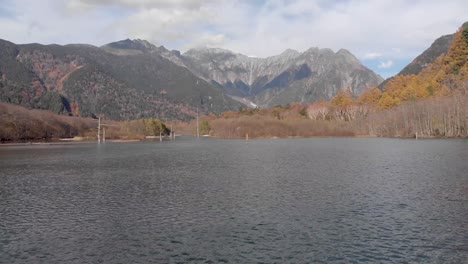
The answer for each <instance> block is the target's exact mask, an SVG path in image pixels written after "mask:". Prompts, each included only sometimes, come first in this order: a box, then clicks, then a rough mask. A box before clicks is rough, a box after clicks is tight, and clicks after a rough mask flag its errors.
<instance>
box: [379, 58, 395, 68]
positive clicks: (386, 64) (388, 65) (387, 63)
mask: <svg viewBox="0 0 468 264" xmlns="http://www.w3.org/2000/svg"><path fill="white" fill-rule="evenodd" d="M392 66H393V61H391V60H388V61H381V62H380V64H379V66H378V68H379V69H389V68H391V67H392Z"/></svg>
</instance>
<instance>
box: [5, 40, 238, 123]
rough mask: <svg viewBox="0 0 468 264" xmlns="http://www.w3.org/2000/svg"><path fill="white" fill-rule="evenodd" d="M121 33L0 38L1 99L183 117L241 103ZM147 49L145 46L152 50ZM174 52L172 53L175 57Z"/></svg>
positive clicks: (116, 114) (85, 112) (57, 108)
mask: <svg viewBox="0 0 468 264" xmlns="http://www.w3.org/2000/svg"><path fill="white" fill-rule="evenodd" d="M153 47H154V46H153V45H151V44H149V43H148V42H145V41H131V40H124V41H120V42H116V43H111V44H109V45H106V46H104V47H101V48H98V47H94V46H91V45H65V46H60V45H47V46H44V45H39V44H27V45H16V44H14V43H11V42H8V41H4V40H0V101H3V102H8V103H14V104H19V105H23V106H26V107H28V108H39V109H49V110H52V111H54V112H57V113H64V114H70V115H76V116H92V115H98V114H104V115H106V116H107V117H108V118H112V119H120V120H122V119H135V118H143V117H160V118H167V119H187V118H190V117H193V116H194V115H195V114H196V108H199V109H200V111H201V112H205V113H209V112H214V113H220V112H222V111H226V110H233V109H238V107H239V105H240V104H239V103H237V102H235V101H234V100H232V99H230V98H229V97H227V96H225V94H224V92H223V91H222V90H221V89H220V88H218V87H215V86H214V85H212V84H211V83H209V82H206V81H205V80H203V79H200V78H198V77H197V76H195V75H194V74H193V73H192V72H190V71H189V70H188V69H187V68H186V67H181V66H179V65H177V64H175V63H174V62H172V60H171V61H170V60H168V59H166V58H164V57H163V56H162V55H159V54H164V52H168V53H170V52H169V51H167V50H165V49H164V48H162V47H161V48H160V50H158V51H157V52H156V51H152V50H151V49H152V48H153ZM150 51H151V52H150ZM173 60H175V59H173Z"/></svg>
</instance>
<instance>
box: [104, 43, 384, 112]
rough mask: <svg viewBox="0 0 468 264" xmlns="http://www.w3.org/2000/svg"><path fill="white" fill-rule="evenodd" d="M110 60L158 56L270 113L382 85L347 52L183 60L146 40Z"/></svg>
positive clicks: (197, 53)
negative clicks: (269, 109)
mask: <svg viewBox="0 0 468 264" xmlns="http://www.w3.org/2000/svg"><path fill="white" fill-rule="evenodd" d="M102 48H103V49H105V50H107V51H108V52H111V53H114V54H120V55H122V54H145V53H146V54H158V55H160V56H162V57H164V58H166V59H168V60H170V61H172V62H174V63H175V64H177V65H179V66H183V67H186V68H187V69H189V70H190V71H191V72H192V73H193V74H195V75H196V76H198V77H200V78H202V79H204V80H206V81H207V82H210V83H212V84H214V85H216V86H217V87H219V88H221V89H222V90H223V91H224V92H225V93H226V94H227V95H229V96H230V97H231V98H233V99H236V100H237V101H239V102H241V103H243V104H246V105H248V106H260V107H271V106H275V105H285V104H289V103H292V102H300V103H310V102H315V101H319V100H328V99H330V98H332V97H333V96H335V95H336V94H337V93H338V92H339V91H341V90H343V89H347V88H349V89H351V91H352V93H353V94H354V95H355V96H358V95H360V93H361V92H362V91H363V90H365V88H367V87H368V86H377V85H378V84H379V83H381V82H382V81H383V79H382V78H381V77H380V76H378V75H377V74H375V73H374V72H372V71H371V70H369V69H368V68H366V67H364V66H363V65H362V64H361V63H360V62H359V60H358V59H357V58H356V57H355V56H354V55H352V54H351V53H350V52H349V51H347V50H345V49H341V50H339V51H338V52H336V53H335V52H333V51H332V50H330V49H319V48H311V49H309V50H307V51H305V52H302V53H301V52H298V51H295V50H292V49H288V50H286V51H284V52H283V53H281V54H280V55H277V56H272V57H268V58H253V57H248V56H246V55H242V54H238V53H234V52H231V51H229V50H225V49H219V48H198V49H191V50H189V51H187V52H185V53H184V54H181V53H180V52H179V51H169V50H167V49H166V48H164V47H163V46H160V47H157V46H155V45H153V44H151V43H149V42H147V41H145V40H123V41H119V42H115V43H110V44H108V45H105V46H103V47H102Z"/></svg>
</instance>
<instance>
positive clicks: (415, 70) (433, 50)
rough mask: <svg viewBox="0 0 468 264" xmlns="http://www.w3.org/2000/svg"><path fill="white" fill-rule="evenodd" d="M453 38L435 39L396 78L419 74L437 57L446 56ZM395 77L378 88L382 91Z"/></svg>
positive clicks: (451, 35) (447, 36) (452, 35)
mask: <svg viewBox="0 0 468 264" xmlns="http://www.w3.org/2000/svg"><path fill="white" fill-rule="evenodd" d="M454 36H455V34H450V35H445V36H442V37H440V38H438V39H436V40H435V41H434V42H433V43H432V45H431V46H430V47H429V48H428V49H426V50H425V51H424V52H423V53H421V54H420V55H419V56H417V57H416V58H415V59H414V60H413V61H412V62H411V63H410V64H408V65H406V67H405V68H403V69H402V70H401V71H400V72H399V73H398V74H397V75H396V76H404V75H411V74H419V73H420V72H421V71H422V70H423V69H424V68H426V67H427V66H428V65H430V64H432V63H433V62H434V61H435V60H436V59H437V58H438V57H439V56H441V55H444V54H447V51H448V50H449V47H450V45H452V43H453V38H454ZM396 76H393V77H390V78H388V79H386V80H385V81H383V82H382V83H381V84H380V85H379V88H381V89H382V88H383V87H385V85H386V84H387V83H388V82H389V81H390V80H392V79H393V78H395V77H396Z"/></svg>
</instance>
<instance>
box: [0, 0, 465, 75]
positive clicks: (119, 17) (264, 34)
mask: <svg viewBox="0 0 468 264" xmlns="http://www.w3.org/2000/svg"><path fill="white" fill-rule="evenodd" d="M4 6H8V16H7V15H3V16H2V12H0V23H1V24H2V33H0V38H4V39H7V40H10V41H13V42H17V43H25V42H40V43H59V44H65V43H76V42H87V43H91V44H94V45H102V44H105V43H108V42H111V41H116V40H119V39H124V38H127V37H128V38H142V39H147V40H149V41H151V42H153V43H156V44H164V45H165V46H166V47H168V48H171V49H181V50H182V51H184V50H186V49H188V48H190V47H194V46H201V45H206V46H216V45H217V46H219V47H221V48H227V49H231V50H233V51H235V52H240V53H244V54H255V55H257V56H259V57H265V56H270V55H274V54H278V53H280V52H282V51H284V50H285V49H287V48H292V49H296V50H299V51H303V50H306V49H308V48H310V47H321V48H332V49H333V50H335V51H337V50H339V49H340V48H346V49H348V50H350V51H351V52H352V53H354V54H355V55H356V56H357V57H359V58H361V59H363V60H365V62H366V63H370V62H371V61H372V60H375V59H377V58H379V59H385V60H388V61H401V60H406V61H408V62H409V61H411V59H413V58H414V57H415V56H417V55H418V54H419V53H421V52H422V51H423V50H425V49H426V48H428V47H429V46H430V44H431V43H432V42H433V41H434V40H435V39H436V38H437V37H439V36H441V35H445V34H450V33H453V32H455V31H456V30H457V28H458V27H459V26H460V25H461V24H462V23H463V22H464V21H465V20H466V19H467V18H466V14H467V13H468V2H466V0H453V1H438V0H427V1H407V0H392V1H390V0H389V1H371V0H341V1H324V0H314V1H313V0H263V1H250V0H218V1H215V0H70V1H62V0H44V1H31V0H7V3H5V4H4ZM44 14H47V15H44ZM440 14H444V15H443V16H442V15H440ZM395 47H398V48H395ZM370 51H372V52H370ZM388 61H387V62H388ZM398 65H399V64H398ZM377 66H378V65H376V67H375V68H374V70H377V71H378V70H379V69H380V68H378V67H377ZM395 68H396V67H395ZM382 69H383V68H382Z"/></svg>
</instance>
